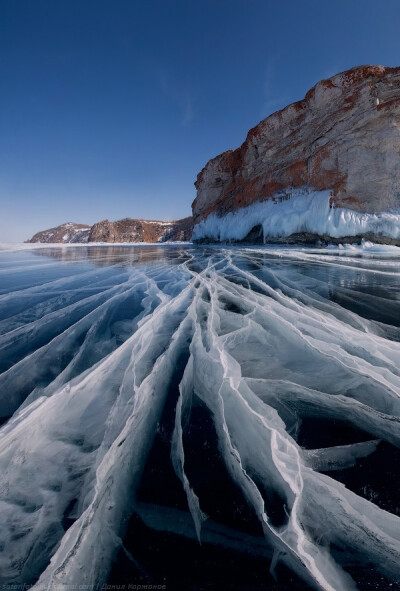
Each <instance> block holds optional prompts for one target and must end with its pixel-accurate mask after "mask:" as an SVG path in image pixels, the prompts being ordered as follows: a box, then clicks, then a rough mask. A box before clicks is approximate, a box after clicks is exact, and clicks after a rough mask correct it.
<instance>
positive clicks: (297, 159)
mask: <svg viewBox="0 0 400 591" xmlns="http://www.w3.org/2000/svg"><path fill="white" fill-rule="evenodd" d="M195 186H196V188H197V197H196V199H195V200H194V202H193V205H192V208H193V217H194V222H195V223H198V222H199V221H200V220H202V219H204V218H206V217H207V216H208V215H209V214H210V213H211V212H216V213H217V214H221V215H222V214H224V213H227V212H229V211H234V210H236V209H238V208H240V207H245V206H247V205H250V204H251V203H254V202H256V201H263V200H266V199H270V198H272V197H274V196H275V195H276V194H277V193H280V192H284V193H285V194H290V191H291V190H292V189H298V188H309V189H310V190H317V191H318V190H326V189H331V190H332V201H333V203H335V204H336V205H338V206H343V207H347V208H350V209H355V210H358V211H365V212H376V211H382V210H387V209H391V208H394V207H400V68H384V67H383V66H360V67H357V68H353V69H351V70H348V71H347V72H343V73H341V74H337V75H336V76H333V77H332V78H330V79H329V80H322V81H321V82H318V84H316V86H314V87H313V88H312V89H311V90H310V91H309V92H308V93H307V94H306V96H305V98H304V100H302V101H299V102H297V103H293V104H291V105H289V106H288V107H286V108H285V109H283V110H282V111H277V112H276V113H274V114H273V115H271V116H270V117H267V118H266V119H264V120H263V121H261V122H260V123H259V124H258V125H257V126H256V127H254V128H253V129H251V130H250V131H249V133H248V135H247V138H246V140H245V142H244V143H243V144H242V146H240V148H238V149H237V150H234V151H232V150H229V151H227V152H224V153H223V154H221V155H219V156H217V157H216V158H213V159H212V160H210V161H209V162H208V163H207V165H206V166H205V167H204V168H203V170H202V171H201V172H200V173H199V175H198V177H197V181H196V183H195Z"/></svg>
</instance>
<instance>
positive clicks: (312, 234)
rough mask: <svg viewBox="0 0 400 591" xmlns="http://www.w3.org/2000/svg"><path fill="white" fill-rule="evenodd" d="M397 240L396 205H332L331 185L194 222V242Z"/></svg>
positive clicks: (399, 225) (399, 220) (399, 240)
mask: <svg viewBox="0 0 400 591" xmlns="http://www.w3.org/2000/svg"><path fill="white" fill-rule="evenodd" d="M362 239H368V240H373V241H374V242H378V243H385V244H396V245H398V246H400V210H393V211H388V212H379V213H360V212H357V211H354V210H351V209H346V208H343V207H335V206H333V205H332V199H331V191H328V190H327V191H315V192H304V191H300V190H298V191H294V192H292V193H288V194H279V195H276V196H275V198H274V199H268V200H267V201H262V202H257V203H253V204H252V205H249V206H248V207H243V208H241V209H238V210H236V211H233V212H229V213H227V214H225V215H222V216H218V215H217V214H216V213H211V214H210V215H209V216H208V217H207V218H206V219H204V220H202V221H201V222H199V223H198V224H196V225H195V227H194V230H193V241H195V242H205V241H207V242H239V241H245V242H264V243H266V242H289V243H293V242H317V241H318V240H320V241H324V242H342V241H346V242H361V240H362Z"/></svg>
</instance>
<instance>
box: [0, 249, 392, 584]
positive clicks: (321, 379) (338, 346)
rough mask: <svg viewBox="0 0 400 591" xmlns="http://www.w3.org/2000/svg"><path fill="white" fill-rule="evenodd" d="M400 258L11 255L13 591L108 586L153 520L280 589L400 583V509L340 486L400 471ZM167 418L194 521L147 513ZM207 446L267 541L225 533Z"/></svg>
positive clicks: (4, 503)
mask: <svg viewBox="0 0 400 591" xmlns="http://www.w3.org/2000/svg"><path fill="white" fill-rule="evenodd" d="M67 252H68V253H69V254H67ZM398 252H399V251H398V250H396V249H393V248H386V247H385V248H381V247H376V246H375V245H372V244H364V245H362V246H361V247H358V248H355V247H351V248H329V249H325V250H321V249H300V248H207V249H205V248H200V247H184V246H180V247H171V246H165V247H159V246H157V247H151V248H150V247H148V248H142V249H140V248H138V247H134V248H132V249H128V248H119V249H118V248H111V249H110V250H108V249H107V251H106V250H104V249H103V248H102V247H99V248H97V249H94V248H93V247H89V248H88V247H86V249H82V248H81V247H79V248H75V249H70V248H69V249H68V250H67V251H65V250H63V248H60V249H47V248H46V249H42V250H37V249H34V250H31V251H16V252H9V251H8V252H3V253H2V255H1V256H0V273H2V276H3V275H4V277H7V278H8V280H7V283H5V284H4V285H6V287H4V289H3V291H2V294H1V295H0V306H1V307H0V363H1V368H2V373H1V374H0V411H1V412H0V416H1V417H2V421H3V424H2V427H1V428H0V508H1V510H0V548H1V551H0V578H1V582H2V583H4V584H14V583H15V584H29V585H30V584H35V583H36V584H37V589H44V588H48V589H51V588H54V587H57V588H59V589H70V588H71V587H70V586H71V585H83V584H85V585H102V584H103V583H105V582H106V581H107V577H108V574H109V572H110V569H111V566H112V564H113V562H114V561H115V559H116V557H117V555H118V550H119V548H120V547H121V544H122V540H124V538H125V535H126V528H127V520H128V519H129V517H130V516H131V515H132V514H137V515H138V516H139V518H140V519H141V520H142V521H143V522H144V523H145V524H146V526H147V527H148V528H150V529H153V530H155V531H161V532H170V533H171V532H172V533H173V534H174V535H178V536H183V537H185V538H188V539H190V540H194V539H196V540H199V541H200V542H201V543H202V544H211V545H215V546H220V547H223V548H225V549H226V550H229V551H232V552H235V553H237V552H238V553H243V554H245V555H251V556H256V557H258V558H262V559H263V560H265V563H266V568H269V569H270V570H271V572H272V573H273V574H276V576H277V584H279V580H280V579H279V572H280V571H279V564H280V563H283V564H285V565H286V567H288V568H289V569H291V571H293V572H294V573H295V574H296V575H297V576H298V577H300V578H301V579H302V580H303V581H304V585H306V587H305V588H313V589H323V590H330V591H337V590H338V589H340V590H344V591H345V590H351V589H356V588H357V587H358V586H359V585H360V580H361V582H362V579H360V580H359V579H358V578H357V577H358V573H359V572H362V569H363V568H366V567H368V568H369V569H371V568H372V569H373V570H374V572H379V573H381V575H380V576H382V577H384V579H382V580H384V581H385V582H384V583H383V584H384V585H386V584H387V585H390V584H392V585H395V584H396V581H397V580H398V576H399V567H398V556H399V553H400V517H399V516H398V513H399V512H398V508H397V506H393V505H390V504H388V503H386V504H384V503H383V501H382V502H380V503H378V502H376V503H375V502H373V500H374V498H377V495H378V493H376V494H375V497H374V495H371V494H369V495H367V494H365V495H363V494H361V492H355V491H354V490H352V488H351V487H346V486H344V484H343V483H342V481H341V480H340V478H341V477H342V476H340V475H343V478H344V477H345V475H346V474H348V471H351V470H356V469H357V470H361V472H360V474H362V475H363V474H364V472H362V470H363V469H364V468H363V466H364V465H365V462H370V463H371V465H373V463H374V461H376V460H375V458H376V457H377V454H378V453H379V449H380V445H381V444H382V442H383V443H384V444H385V445H387V446H388V449H389V450H393V452H392V451H391V452H390V453H393V454H394V455H393V457H396V456H395V453H396V451H395V450H396V448H399V447H400V329H399V326H400V315H399V302H400V261H399V255H398ZM45 270H46V275H45V276H44V275H43V273H44V271H45ZM21 277H23V278H24V280H23V282H22V283H21ZM199 407H201V408H202V409H203V412H206V413H208V416H209V417H210V418H211V421H212V425H213V429H214V430H215V437H216V442H217V443H215V444H214V443H213V438H212V436H211V434H210V433H209V432H206V431H205V432H203V431H201V430H200V433H202V434H203V435H202V436H203V437H204V442H201V443H200V444H199V442H198V441H197V440H196V441H197V443H196V442H195V440H194V439H193V437H194V436H193V427H192V426H191V421H192V420H193V416H195V415H194V414H193V412H194V410H193V409H195V408H199ZM165 417H170V431H169V435H167V436H165V435H164V439H163V441H164V445H166V446H167V448H168V450H169V454H168V455H169V460H168V459H167V461H170V467H171V471H172V475H173V478H175V479H176V482H175V485H174V486H178V487H180V488H181V489H182V491H183V495H182V498H183V499H185V502H186V505H185V506H182V507H181V508H180V509H179V510H178V509H177V507H178V501H177V504H176V505H174V503H173V502H172V501H169V502H170V505H168V503H166V505H165V506H157V505H155V504H154V502H153V501H151V500H150V501H149V502H143V499H142V497H141V495H143V492H141V484H142V482H143V474H144V472H145V470H146V466H147V462H148V461H149V454H150V452H151V450H152V449H153V446H154V445H155V443H154V442H155V440H156V439H157V438H160V437H161V435H160V433H161V434H162V433H163V431H162V429H161V427H160V425H161V424H164V422H165V421H166V418H165ZM310 421H314V422H313V423H312V425H314V426H313V427H311V426H310V424H311V423H310ZM318 422H320V424H321V425H325V427H321V428H319V427H318ZM341 424H342V425H343V428H342V429H341V430H340V429H338V427H337V425H341ZM326 425H328V426H329V428H331V429H332V431H331V432H330V431H329V429H328V428H327V427H326ZM198 427H199V428H200V427H201V425H200V426H198ZM160 429H161V430H160ZM196 445H197V446H198V445H200V447H204V448H205V449H209V448H210V446H213V445H214V446H215V449H214V453H215V454H216V457H218V458H219V459H220V461H221V462H223V464H224V466H225V469H226V472H227V478H229V479H230V481H231V482H232V483H234V486H235V491H236V492H235V494H240V495H242V497H243V499H244V500H245V501H244V502H245V504H246V506H247V507H248V510H249V511H250V512H251V514H252V515H253V517H254V519H255V520H256V522H257V521H258V526H259V533H260V534H262V536H263V537H260V535H256V534H249V533H246V534H245V533H244V532H243V531H239V530H238V529H236V521H235V519H237V516H236V517H235V515H234V510H233V509H232V522H229V523H227V522H226V521H225V522H224V523H220V522H219V521H218V518H219V517H218V513H217V512H214V511H213V506H212V503H210V499H206V498H204V497H203V493H202V490H203V489H202V487H201V486H200V484H201V483H199V478H198V477H197V475H196V466H194V465H193V453H194V451H193V450H194V448H195V447H196ZM168 455H167V458H168ZM199 469H200V467H199ZM201 469H202V470H203V472H204V471H205V472H207V465H205V466H202V467H201ZM397 471H398V470H397V468H396V470H395V471H394V474H396V473H397ZM338 475H339V476H340V478H339V476H338ZM363 477H364V476H363ZM171 478H172V476H171ZM360 478H361V477H360ZM365 478H367V480H366V484H365V486H368V487H369V488H371V487H372V488H371V490H372V489H373V487H374V486H375V484H374V480H373V476H370V473H369V472H368V473H366V476H365ZM395 478H396V476H393V477H390V478H389V477H388V479H387V482H385V486H386V487H387V488H388V489H391V487H392V488H393V487H396V486H397V485H396V481H395V480H393V479H395ZM368 479H369V480H368ZM392 480H393V481H392ZM168 486H169V483H168V482H167V481H165V482H160V488H161V489H162V488H163V487H165V488H168ZM208 486H209V487H210V488H211V489H212V487H213V482H211V481H210V482H209V483H208ZM232 486H233V484H232ZM171 490H172V489H171ZM357 490H358V489H357ZM379 490H380V489H379ZM396 490H397V489H396ZM166 492H168V491H166ZM168 494H170V495H172V492H171V491H170V492H169V493H168ZM138 497H140V498H138ZM167 498H168V499H170V497H167ZM228 499H229V495H228V494H227V501H226V505H227V511H228V509H229V501H228ZM182 502H184V501H182V500H180V501H179V503H182ZM383 505H384V508H383ZM205 506H207V510H206V509H205ZM210 509H211V510H210ZM131 557H132V559H133V562H135V557H134V556H131ZM183 559H184V558H183ZM349 565H351V568H349ZM288 588H290V587H285V586H282V589H288ZM359 588H362V587H360V586H359ZM382 588H384V587H382ZM388 588H389V587H388ZM390 588H392V587H390ZM393 588H396V587H393Z"/></svg>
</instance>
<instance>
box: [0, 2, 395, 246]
mask: <svg viewBox="0 0 400 591" xmlns="http://www.w3.org/2000/svg"><path fill="white" fill-rule="evenodd" d="M399 26H400V2H399V1H398V0H385V1H384V2H379V3H377V2H376V1H372V0H279V1H277V0H274V1H270V0H197V1H195V0H186V1H183V0H140V1H138V0H0V89H1V91H0V241H8V240H25V239H27V238H29V237H30V236H31V235H32V234H33V233H34V232H36V231H38V230H41V229H46V228H48V227H51V226H55V225H58V224H61V223H63V222H67V221H75V222H82V223H89V224H90V223H93V222H95V221H98V220H101V219H104V218H108V219H110V220H115V219H120V218H123V217H143V218H149V219H171V218H178V217H183V216H186V215H189V214H190V211H191V209H190V205H191V202H192V200H193V199H194V197H195V188H194V186H193V182H194V181H195V179H196V176H197V173H198V172H199V171H200V170H201V168H202V167H203V166H204V165H205V163H206V162H207V161H208V160H209V159H210V158H211V157H213V156H215V155H216V154H218V153H220V152H223V151H224V150H227V149H229V148H236V147H237V146H238V145H240V144H241V143H242V141H243V140H244V139H245V136H246V133H247V131H248V129H249V128H250V127H252V126H254V125H255V124H257V123H258V122H259V121H260V120H261V119H263V118H264V117H266V116H267V115H269V114H270V113H272V112H273V111H275V110H277V109H279V108H282V107H284V106H285V105H286V104H288V103H290V102H293V101H295V100H299V99H301V98H303V96H304V94H305V93H306V92H307V90H308V89H309V88H310V87H311V86H313V85H314V84H315V83H316V82H317V81H318V80H320V79H321V78H326V77H329V76H331V75H333V74H335V73H337V72H340V71H342V70H345V69H347V68H350V67H352V66H355V65H360V64H367V63H371V64H383V65H387V66H395V65H400V35H399Z"/></svg>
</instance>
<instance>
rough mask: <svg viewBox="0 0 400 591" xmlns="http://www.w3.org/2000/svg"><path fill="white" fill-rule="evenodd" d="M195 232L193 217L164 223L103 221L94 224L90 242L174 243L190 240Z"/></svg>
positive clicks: (155, 221)
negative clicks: (193, 231)
mask: <svg viewBox="0 0 400 591" xmlns="http://www.w3.org/2000/svg"><path fill="white" fill-rule="evenodd" d="M192 230H193V221H192V218H191V217H188V218H183V219H182V220H175V221H171V222H163V221H157V220H136V219H132V218H126V219H124V220H119V221H117V222H109V221H108V220H103V221H102V222H98V223H97V224H94V225H93V226H92V228H91V231H90V235H89V242H150V243H153V242H167V241H168V242H174V241H185V240H190V238H191V236H192Z"/></svg>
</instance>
